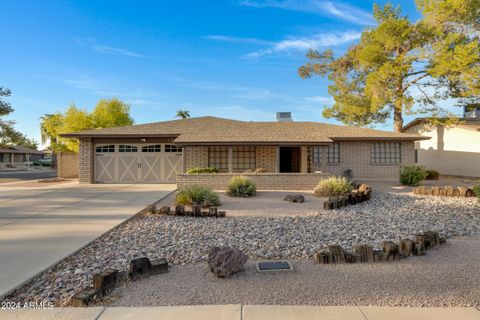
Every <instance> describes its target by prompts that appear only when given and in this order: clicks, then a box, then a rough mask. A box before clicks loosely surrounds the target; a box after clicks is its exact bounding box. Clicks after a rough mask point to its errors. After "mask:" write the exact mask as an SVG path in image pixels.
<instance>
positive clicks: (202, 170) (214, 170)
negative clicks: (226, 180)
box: [187, 166, 218, 174]
mask: <svg viewBox="0 0 480 320" xmlns="http://www.w3.org/2000/svg"><path fill="white" fill-rule="evenodd" d="M217 172H218V169H217V168H215V166H213V167H205V168H200V167H193V168H190V169H188V170H187V174H194V173H217Z"/></svg>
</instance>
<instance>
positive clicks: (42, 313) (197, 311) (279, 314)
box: [0, 305, 480, 320]
mask: <svg viewBox="0 0 480 320" xmlns="http://www.w3.org/2000/svg"><path fill="white" fill-rule="evenodd" d="M0 319H2V320H13V319H18V320H23V319H25V320H30V319H35V320H53V319H61V320H63V319H68V320H127V319H128V320H130V319H132V320H133V319H142V320H154V319H155V320H178V319H182V320H290V319H301V320H317V319H321V320H357V319H358V320H380V319H388V320H400V319H402V320H403V319H409V320H451V319H455V320H479V319H480V311H478V310H477V309H475V308H400V307H355V306H351V307H350V306H346V307H314V306H254V305H245V306H242V305H224V306H215V305H204V306H175V307H142V308H124V307H112V308H104V307H95V308H57V309H52V310H23V309H22V310H0Z"/></svg>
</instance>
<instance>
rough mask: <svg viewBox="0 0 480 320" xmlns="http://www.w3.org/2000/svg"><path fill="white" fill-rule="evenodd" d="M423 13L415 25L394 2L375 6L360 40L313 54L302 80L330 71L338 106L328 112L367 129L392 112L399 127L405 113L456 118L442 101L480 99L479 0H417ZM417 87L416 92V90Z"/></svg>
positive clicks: (331, 90)
mask: <svg viewBox="0 0 480 320" xmlns="http://www.w3.org/2000/svg"><path fill="white" fill-rule="evenodd" d="M417 4H418V8H419V9H420V10H421V12H422V14H423V18H422V19H420V20H418V21H417V22H411V21H410V20H409V19H408V18H407V17H406V16H402V15H401V13H400V8H399V7H396V8H394V7H393V6H392V5H391V4H387V5H385V6H384V7H380V6H378V5H375V6H374V17H375V19H376V21H377V23H378V25H377V26H375V27H373V28H368V29H366V30H365V31H364V32H363V33H362V36H361V39H360V42H359V43H357V44H356V45H354V46H352V47H351V48H350V49H349V50H348V51H347V52H346V53H345V54H344V55H343V56H341V57H338V58H336V57H335V56H334V53H333V51H332V50H326V51H325V52H318V51H316V50H309V51H308V52H307V59H308V62H307V64H305V65H304V66H302V67H300V68H299V70H298V73H299V75H300V77H302V78H310V77H311V76H313V75H320V76H327V77H328V79H329V80H330V81H331V82H332V84H331V85H330V86H329V93H330V94H331V95H332V96H333V98H334V100H335V103H334V105H333V106H331V107H326V108H325V109H324V111H323V115H324V116H325V117H327V118H336V119H338V120H340V121H342V122H344V123H346V124H349V125H358V126H367V125H370V124H372V123H378V122H384V121H385V120H386V119H387V118H389V117H391V116H392V115H393V120H394V130H395V131H397V132H398V131H400V130H401V129H402V127H403V116H404V114H408V113H412V112H413V111H414V110H413V106H414V104H415V103H417V106H418V107H419V108H418V109H417V110H416V112H420V113H430V114H431V116H432V118H433V119H438V118H439V117H440V116H441V115H443V116H445V115H448V116H451V114H449V113H447V112H446V111H445V110H444V109H442V108H440V107H439V106H438V101H439V100H441V99H446V98H457V99H458V101H459V102H460V104H463V103H472V101H473V102H475V101H478V100H479V99H480V98H479V97H480V28H479V24H480V23H479V21H480V20H479V17H478V14H479V12H480V1H478V0H418V1H417ZM412 89H415V91H413V90H412Z"/></svg>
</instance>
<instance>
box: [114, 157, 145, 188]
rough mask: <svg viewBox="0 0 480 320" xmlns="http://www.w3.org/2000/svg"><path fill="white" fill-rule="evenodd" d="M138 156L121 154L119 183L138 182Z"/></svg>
mask: <svg viewBox="0 0 480 320" xmlns="http://www.w3.org/2000/svg"><path fill="white" fill-rule="evenodd" d="M139 171H140V168H139V165H138V156H137V155H134V154H120V155H119V157H118V182H138V176H139Z"/></svg>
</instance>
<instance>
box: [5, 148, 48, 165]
mask: <svg viewBox="0 0 480 320" xmlns="http://www.w3.org/2000/svg"><path fill="white" fill-rule="evenodd" d="M44 154H45V153H44V152H42V151H38V150H34V149H31V148H26V147H22V146H8V147H5V148H0V168H5V167H7V166H24V165H26V163H27V162H32V161H35V160H38V159H42V158H43V156H44Z"/></svg>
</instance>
